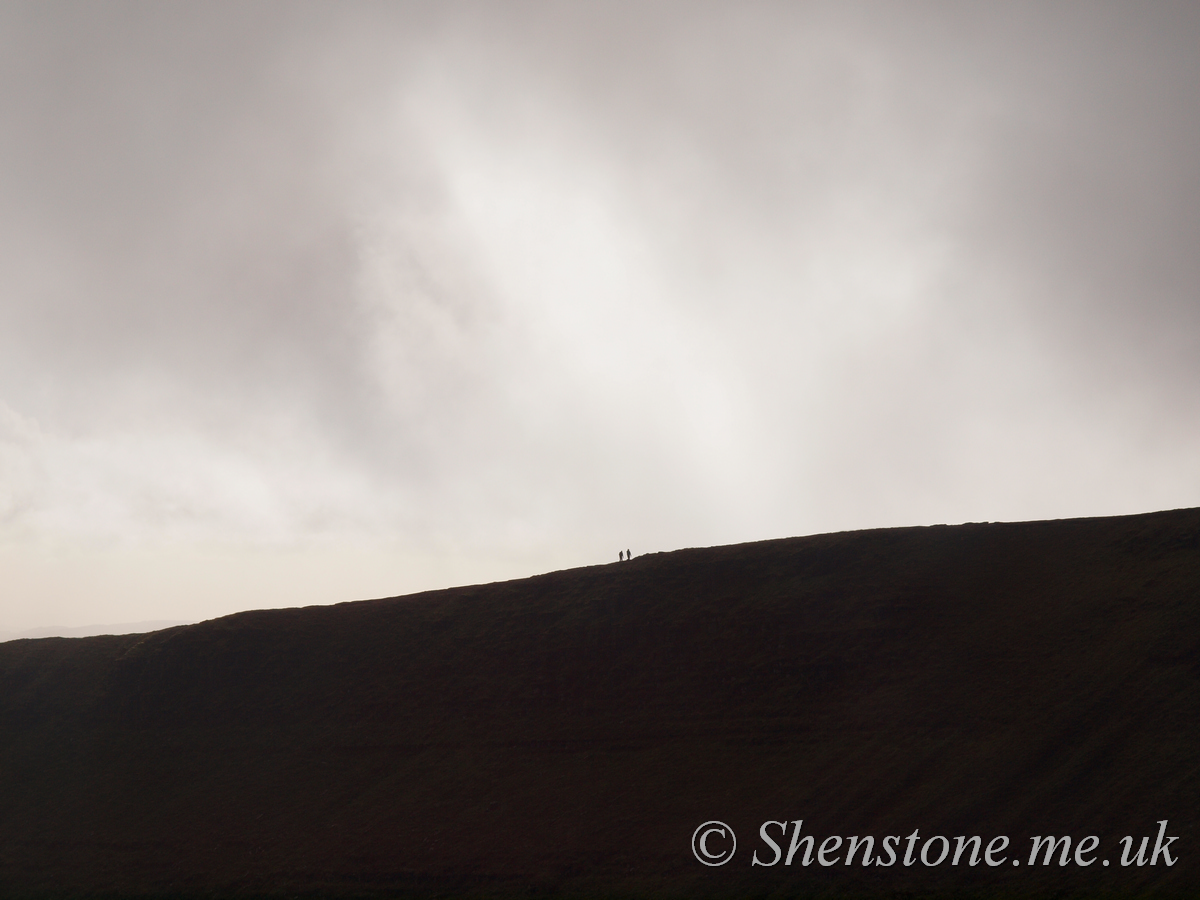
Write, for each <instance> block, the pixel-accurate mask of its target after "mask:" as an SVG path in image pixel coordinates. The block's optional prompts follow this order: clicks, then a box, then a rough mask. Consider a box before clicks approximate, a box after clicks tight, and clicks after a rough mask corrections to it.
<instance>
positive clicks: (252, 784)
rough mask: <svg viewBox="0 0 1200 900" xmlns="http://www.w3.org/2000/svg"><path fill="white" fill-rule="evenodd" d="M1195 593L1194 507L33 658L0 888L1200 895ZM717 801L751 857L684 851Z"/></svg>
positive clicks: (854, 545) (18, 664)
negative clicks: (943, 845) (797, 832)
mask: <svg viewBox="0 0 1200 900" xmlns="http://www.w3.org/2000/svg"><path fill="white" fill-rule="evenodd" d="M1198 600H1200V510H1180V511H1174V512H1164V513H1154V514H1149V515H1143V516H1129V517H1120V518H1109V519H1081V520H1066V521H1053V522H1033V523H1018V524H988V525H961V526H954V527H946V526H935V527H931V528H907V529H888V530H877V531H863V532H851V533H842V534H831V535H819V536H813V537H805V538H792V539H786V540H778V541H768V542H762V543H755V544H745V545H739V546H729V547H717V548H711V549H698V550H681V551H677V552H674V553H665V554H654V555H650V556H644V557H640V558H638V559H635V560H633V561H631V562H627V563H614V564H611V565H605V566H594V567H590V568H584V569H576V570H571V571H564V572H555V573H552V574H548V575H542V576H538V577H535V578H529V579H524V580H520V581H512V582H506V583H500V584H491V585H484V586H477V587H468V588H459V589H454V590H447V591H438V592H431V593H425V594H418V595H414V596H410V597H401V598H393V599H387V600H372V601H364V602H357V603H345V604H341V605H338V606H332V607H310V608H305V609H289V610H273V611H263V612H249V613H241V614H238V615H234V616H228V617H225V618H222V619H216V620H213V621H209V622H204V623H200V624H198V625H190V626H183V627H178V628H172V629H167V630H165V631H159V632H155V633H152V634H150V635H126V636H109V637H93V638H81V639H65V638H50V639H43V640H25V641H15V642H11V643H6V644H2V645H0V896H25V895H32V894H43V895H62V896H66V895H75V894H77V893H81V892H113V893H121V894H125V895H137V894H153V893H159V894H166V893H170V894H175V895H200V894H205V895H208V896H211V895H212V894H214V893H216V894H218V895H232V894H246V893H275V892H322V893H328V894H332V895H350V894H354V895H357V894H372V893H375V892H389V893H392V894H395V893H408V892H412V893H414V894H419V895H423V894H430V893H438V892H449V893H455V894H459V893H475V892H480V893H492V892H495V893H499V894H508V893H512V894H522V895H528V892H529V890H530V889H535V890H538V891H551V892H553V891H566V892H569V893H578V894H587V895H590V894H601V893H602V894H605V895H614V894H619V893H629V894H665V895H684V894H689V895H697V894H714V895H722V894H728V895H735V894H736V895H744V894H745V893H746V892H755V893H762V894H767V893H772V892H775V893H779V894H787V893H791V892H796V891H808V890H816V889H821V888H823V887H832V888H836V889H838V890H853V891H864V892H868V893H876V892H877V893H885V892H886V893H890V892H892V891H895V890H916V889H921V888H937V889H945V890H948V889H951V888H958V887H966V888H971V889H987V890H992V889H996V890H1007V891H1012V892H1016V893H1027V892H1031V891H1034V890H1035V889H1036V890H1042V889H1046V890H1050V889H1060V888H1061V889H1067V890H1070V891H1083V890H1090V889H1093V888H1096V887H1106V888H1114V889H1119V890H1122V891H1126V890H1141V889H1144V888H1153V889H1155V890H1162V891H1166V892H1170V893H1178V894H1180V895H1191V896H1196V895H1200V850H1198V849H1197V845H1196V841H1197V838H1198V837H1200V831H1198V830H1197V827H1196V826H1197V810H1198V809H1200V803H1198V801H1200V603H1198V602H1197V601H1198ZM711 819H717V820H721V821H722V822H724V823H727V824H728V825H729V826H731V827H732V829H733V830H734V831H736V833H737V835H738V849H737V852H736V853H735V856H734V858H733V860H732V861H731V862H730V863H729V864H728V865H725V866H722V867H707V866H703V865H701V864H700V863H699V862H698V861H697V859H696V858H695V857H694V856H693V853H692V849H691V840H692V835H693V831H694V830H695V829H696V828H697V826H698V825H700V824H701V823H703V822H705V821H707V820H711ZM767 820H777V821H779V822H785V821H788V822H790V821H794V820H803V825H802V826H801V836H804V835H813V836H815V838H816V841H817V843H818V846H819V844H820V842H821V841H822V840H823V839H824V838H826V837H827V836H833V835H837V836H842V837H848V836H851V835H855V836H865V835H872V836H874V838H875V841H876V845H877V846H876V847H875V851H876V853H877V854H878V851H879V849H880V848H879V846H878V844H879V842H881V841H882V839H883V837H884V836H886V835H894V836H897V837H900V838H906V837H907V836H908V835H910V834H911V833H912V832H913V831H914V829H915V830H918V831H919V841H918V843H917V844H916V845H915V846H916V850H917V851H919V850H920V849H921V847H922V846H923V845H924V842H925V841H926V839H927V838H929V837H932V836H935V835H945V836H947V837H949V838H953V837H954V836H958V835H963V836H966V837H969V836H972V835H980V836H981V839H982V840H981V842H982V843H983V844H985V845H986V843H987V842H988V841H989V840H991V839H992V838H993V837H995V836H999V835H1004V836H1008V837H1009V838H1010V839H1011V846H1010V847H1009V848H1008V849H1007V851H1006V852H1005V853H1003V854H1000V855H1001V856H1003V857H1004V859H1005V862H1004V864H1003V865H1002V866H995V867H991V866H988V865H986V863H983V862H981V863H980V864H979V865H977V866H974V867H971V866H969V865H968V864H967V862H966V858H965V857H964V858H963V860H962V861H961V862H960V864H959V865H958V866H954V865H952V864H951V863H950V862H949V861H946V862H944V863H943V864H941V865H938V866H924V865H922V864H921V863H920V861H919V860H916V861H914V864H913V865H911V866H905V865H904V862H903V860H900V861H899V862H898V863H897V864H896V865H893V866H891V867H888V868H885V867H881V866H880V865H879V864H878V863H877V864H875V865H872V866H870V867H864V866H862V865H860V864H859V860H855V862H854V864H853V865H851V866H846V865H845V864H844V862H839V863H838V864H835V865H831V866H822V865H821V864H820V863H819V861H818V860H817V859H816V858H815V857H810V862H811V864H810V865H808V866H805V865H803V863H802V859H801V857H802V855H803V849H802V850H801V851H800V853H798V854H797V857H796V859H795V860H794V861H793V864H792V865H791V866H785V865H784V864H783V863H782V862H781V863H780V864H778V865H776V866H773V867H761V866H752V865H751V859H752V857H753V855H754V854H757V856H758V858H759V859H760V860H763V861H768V862H769V861H771V859H772V857H773V851H772V849H771V847H770V845H769V844H767V843H765V842H764V841H763V840H761V839H760V837H759V828H760V825H761V823H763V822H764V821H767ZM1160 820H1167V821H1168V823H1169V825H1168V833H1169V835H1171V836H1177V837H1178V840H1177V841H1176V842H1175V843H1174V844H1173V845H1172V846H1171V847H1170V853H1171V854H1172V856H1174V857H1175V858H1176V860H1177V862H1176V863H1175V865H1173V866H1167V865H1166V864H1165V861H1164V860H1163V859H1162V858H1161V856H1160V857H1159V858H1158V860H1157V861H1156V864H1155V865H1153V866H1151V865H1144V866H1137V865H1132V866H1128V867H1125V866H1121V865H1120V861H1119V860H1120V846H1119V844H1118V843H1117V841H1118V840H1119V838H1121V837H1122V836H1125V835H1130V836H1133V837H1134V839H1135V841H1134V843H1135V846H1134V848H1133V849H1134V850H1136V849H1137V847H1136V844H1137V841H1139V840H1140V837H1141V836H1146V835H1149V836H1150V842H1149V846H1150V848H1151V849H1152V848H1153V845H1154V836H1155V835H1156V833H1157V831H1158V826H1157V825H1156V824H1155V823H1156V822H1158V821H1160ZM788 828H789V837H790V830H791V829H793V828H794V826H791V825H789V826H788ZM771 829H774V830H773V831H772V830H771ZM780 831H781V829H780V827H779V826H768V834H770V835H773V836H774V839H775V840H776V842H777V843H780V844H782V845H783V846H782V850H783V851H784V852H786V850H787V843H788V842H787V839H784V838H783V837H782V836H781V833H780ZM1037 835H1057V836H1061V835H1070V836H1072V837H1073V840H1074V841H1076V842H1078V841H1079V840H1080V839H1081V838H1083V837H1084V836H1086V835H1096V836H1097V837H1098V838H1099V839H1100V842H1101V843H1100V846H1099V849H1098V850H1097V851H1096V852H1095V853H1094V854H1093V855H1094V856H1095V858H1096V860H1097V861H1096V862H1095V863H1094V864H1093V865H1091V866H1088V867H1083V866H1080V865H1076V864H1075V862H1074V861H1073V859H1072V860H1071V861H1070V862H1069V863H1068V865H1066V866H1060V865H1058V857H1055V862H1054V863H1053V864H1052V865H1043V864H1041V863H1040V862H1039V864H1037V865H1035V866H1033V867H1032V868H1031V867H1030V866H1029V864H1028V860H1027V857H1028V855H1029V850H1030V846H1031V837H1032V836H1037ZM719 838H720V835H715V836H713V841H714V843H713V844H712V848H713V849H714V851H715V850H718V849H720V847H719V844H720V841H719ZM939 846H940V845H939V844H938V843H936V842H935V843H934V844H933V846H932V848H931V850H930V856H929V857H928V858H930V859H932V858H934V857H936V856H937V853H938V850H939ZM904 847H905V843H904V842H901V843H900V845H899V850H900V853H901V854H903V852H904ZM845 849H846V848H845V847H842V848H841V851H842V852H843V853H844V851H845ZM1072 849H1073V848H1072ZM837 855H838V854H836V853H831V856H837ZM839 858H840V857H839ZM1085 858H1086V855H1085ZM1014 859H1015V860H1017V861H1018V862H1019V863H1020V865H1019V866H1014V865H1013V864H1012V860H1014ZM1101 859H1108V860H1110V861H1111V865H1110V866H1108V867H1102V866H1101V863H1100V860H1101ZM881 861H882V860H881Z"/></svg>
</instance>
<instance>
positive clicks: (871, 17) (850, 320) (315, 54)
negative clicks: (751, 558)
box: [0, 2, 1200, 565]
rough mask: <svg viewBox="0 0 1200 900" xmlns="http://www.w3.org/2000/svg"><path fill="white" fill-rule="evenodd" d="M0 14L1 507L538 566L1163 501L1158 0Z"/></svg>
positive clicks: (1180, 326)
mask: <svg viewBox="0 0 1200 900" xmlns="http://www.w3.org/2000/svg"><path fill="white" fill-rule="evenodd" d="M0 17H2V21H0V41H2V42H3V45H2V51H0V60H2V61H0V120H2V121H0V195H2V196H3V198H4V202H3V210H2V211H0V239H2V240H3V241H4V243H5V245H6V247H7V251H6V253H5V254H4V255H3V257H2V258H0V289H2V290H3V298H4V299H3V301H0V401H3V403H4V404H5V405H6V406H5V407H4V408H5V409H7V410H8V412H6V413H5V415H6V416H7V417H8V418H11V419H12V422H13V423H15V424H12V427H11V428H8V430H7V431H6V432H5V434H9V433H10V432H11V435H17V436H19V437H20V440H18V437H11V435H10V437H9V438H3V437H0V461H4V465H5V467H6V468H5V472H6V473H8V474H6V475H5V476H4V477H6V478H7V479H8V480H9V482H10V484H9V486H8V487H6V489H5V491H4V492H3V493H0V496H6V497H11V498H19V499H20V502H19V504H18V503H17V499H13V500H12V502H11V503H10V504H9V505H10V506H11V508H12V509H13V510H17V509H18V507H19V510H20V512H19V515H18V513H17V512H13V513H12V516H14V517H17V518H21V519H22V521H24V522H26V523H27V525H28V523H30V522H33V523H41V524H39V525H37V527H38V528H42V529H45V530H53V529H54V528H57V527H59V526H57V525H53V526H52V525H50V524H46V523H47V522H59V521H60V519H55V518H54V517H53V516H51V517H50V518H38V516H37V515H36V514H35V513H36V510H37V509H38V508H39V506H38V504H39V502H41V504H42V507H43V508H45V509H49V508H51V507H53V506H54V504H58V507H55V508H59V507H61V516H62V517H65V518H68V519H69V518H70V513H69V509H71V508H73V507H72V504H75V505H76V506H78V507H79V508H80V509H84V508H86V509H87V510H91V512H88V513H87V516H92V517H94V518H95V519H96V521H110V519H107V518H105V517H106V516H109V515H110V513H109V512H104V511H105V510H109V509H110V506H112V505H113V504H115V505H117V506H122V505H123V508H126V509H127V515H126V514H122V515H123V516H124V518H122V515H118V516H116V518H115V519H112V520H111V521H119V522H121V523H124V524H122V525H121V526H120V527H128V528H133V527H134V526H133V525H132V524H131V523H133V522H134V521H135V520H138V518H139V517H141V518H142V519H147V520H149V521H152V522H154V523H156V524H155V527H159V526H160V525H161V524H162V523H163V522H164V521H168V520H171V519H172V517H175V518H178V519H186V518H187V517H188V516H192V517H193V518H197V519H199V520H203V521H206V522H208V521H211V522H212V523H215V524H213V525H212V527H213V528H217V529H218V530H219V529H220V528H221V527H224V526H221V524H220V523H221V522H222V521H223V520H222V516H221V510H222V509H224V508H226V507H228V508H229V509H230V510H235V511H234V512H230V513H229V515H228V516H227V517H226V518H227V519H228V522H227V523H226V524H227V525H228V523H229V522H243V523H244V522H250V523H254V522H275V523H277V525H278V528H279V529H280V530H281V531H282V532H287V531H288V529H289V528H292V529H294V530H296V531H298V532H302V531H304V530H305V529H306V528H308V527H309V526H310V525H311V524H312V523H318V524H319V523H323V522H324V523H328V522H334V523H339V522H341V523H344V522H356V523H358V526H359V527H362V528H365V529H368V530H374V531H376V532H387V533H394V534H398V535H400V536H401V537H402V539H404V540H410V541H412V542H414V543H419V542H420V541H423V540H426V539H430V536H431V535H432V536H438V539H439V540H441V539H444V540H445V541H447V542H448V543H451V544H453V543H460V544H463V545H476V546H477V545H482V544H488V543H489V542H491V543H493V544H496V545H506V546H512V547H516V546H521V547H525V548H528V547H529V546H541V547H545V548H548V549H546V550H545V554H544V559H545V560H546V561H547V562H546V564H547V565H551V564H553V562H552V561H554V560H558V561H561V560H563V559H568V558H570V559H575V558H577V557H578V554H579V553H580V552H581V551H580V550H579V548H581V547H584V546H591V545H593V544H595V543H596V542H598V541H600V540H602V539H603V538H604V536H605V535H607V534H610V533H612V532H613V531H614V530H619V529H626V530H629V531H632V532H633V534H631V535H629V538H628V540H626V539H624V538H623V540H626V543H628V541H629V540H633V541H637V542H644V543H646V544H653V545H656V546H661V545H664V544H665V545H667V546H670V545H676V544H679V543H702V542H708V543H712V542H718V541H723V540H740V539H749V538H757V537H771V536H777V535H778V534H782V533H795V532H799V531H806V530H823V529H827V528H834V527H865V526H869V525H876V524H892V523H901V522H912V521H925V520H929V519H934V520H942V519H945V518H953V517H955V516H959V517H961V518H999V517H1001V516H1002V515H1007V516H1016V517H1022V516H1024V517H1028V516H1031V515H1042V514H1062V515H1067V514H1078V513H1090V512H1116V511H1134V510H1133V509H1128V508H1127V507H1128V506H1130V505H1134V506H1136V505H1137V504H1144V503H1160V504H1163V505H1183V504H1186V503H1190V502H1200V495H1198V494H1197V491H1198V490H1200V484H1197V483H1196V482H1195V480H1194V478H1193V479H1192V480H1188V479H1189V476H1188V475H1187V471H1186V470H1185V466H1184V465H1183V464H1182V463H1181V462H1180V460H1183V459H1186V458H1188V454H1189V453H1190V452H1191V450H1192V449H1193V448H1194V447H1196V446H1197V443H1198V442H1200V435H1197V434H1196V432H1195V429H1194V426H1192V425H1191V424H1190V423H1191V422H1193V421H1196V417H1195V412H1196V409H1195V403H1196V395H1195V392H1194V390H1193V389H1192V388H1191V385H1192V384H1194V383H1196V381H1197V379H1196V376H1197V374H1200V373H1197V371H1196V367H1197V360H1200V353H1197V352H1196V350H1197V348H1196V343H1195V342H1196V335H1197V333H1200V332H1198V331H1197V325H1200V323H1198V322H1197V319H1196V317H1197V315H1198V312H1197V311H1198V309H1200V305H1198V304H1197V303H1196V300H1195V291H1196V285H1197V284H1198V283H1200V272H1198V271H1197V263H1196V258H1197V256H1196V254H1195V252H1194V246H1195V243H1196V237H1197V228H1198V223H1197V220H1196V216H1197V213H1196V210H1197V209H1198V208H1200V205H1198V204H1197V203H1196V200H1197V199H1200V198H1197V196H1196V193H1197V179H1196V175H1195V167H1194V162H1193V161H1194V159H1195V158H1196V157H1197V152H1196V151H1197V150H1198V149H1200V147H1197V142H1198V140H1200V120H1198V113H1197V107H1196V104H1195V102H1194V100H1192V98H1193V97H1194V96H1196V95H1197V91H1196V88H1197V87H1198V86H1200V85H1197V83H1196V82H1197V79H1198V74H1200V73H1198V65H1197V63H1196V61H1195V55H1194V53H1193V52H1192V49H1191V48H1192V46H1193V45H1194V43H1195V37H1196V36H1197V34H1198V33H1200V22H1198V20H1197V14H1196V13H1195V12H1194V10H1193V8H1192V7H1191V6H1190V5H1187V4H1170V3H1154V4H1148V5H1147V4H1143V5H1139V6H1138V7H1137V8H1136V9H1134V8H1132V7H1128V6H1126V5H1122V4H1106V3H1087V4H1084V3H1066V4H1056V5H1055V6H1053V7H1046V6H1045V5H1043V4H1032V3H1030V4H1025V3H1006V4H1004V5H1003V6H992V7H986V8H985V7H982V6H978V5H974V4H965V3H941V2H928V3H906V4H892V3H853V4H847V3H807V4H791V3H754V4H744V3H737V4H733V3H652V4H647V3H630V4H602V5H595V6H586V5H577V4H571V5H566V4H545V3H510V4H504V5H497V4H490V3H457V4H436V5H435V4H370V3H355V4H304V3H291V4H277V3H249V4H236V5H233V4H231V5H215V4H202V5H184V4H179V5H163V4H141V3H129V4H116V5H106V6H94V7H89V6H78V5H68V4H52V3H39V4H10V5H7V6H6V7H5V8H4V9H3V11H0ZM6 421H7V419H6ZM7 427H8V426H6V428H7ZM39 429H40V430H39ZM30 434H40V435H41V437H39V438H38V439H37V440H33V439H32V438H28V435H30ZM1136 434H1142V435H1144V436H1145V437H1144V439H1142V443H1141V445H1139V443H1138V441H1137V440H1134V439H1133V438H1131V437H1130V435H1136ZM156 442H157V443H156ZM1139 446H1140V449H1139ZM164 447H171V448H174V449H173V450H171V451H170V453H171V454H177V459H176V460H175V461H174V462H172V461H171V460H163V459H162V456H163V451H162V448H164ZM39 448H41V449H39ZM47 448H49V449H47ZM155 448H158V449H155ZM1089 448H1090V449H1089ZM1080 453H1094V459H1092V461H1091V462H1090V463H1089V464H1088V465H1079V464H1073V463H1072V455H1073V454H1075V455H1078V454H1080ZM55 460H57V462H55ZM56 466H57V468H55V467H56ZM1089 466H1090V468H1089ZM1139 470H1140V471H1141V472H1143V473H1149V472H1151V470H1153V471H1154V472H1156V473H1159V474H1157V475H1155V476H1154V477H1153V478H1151V477H1150V476H1149V475H1148V474H1147V475H1146V477H1145V478H1141V476H1140V475H1138V474H1137V472H1138V471H1139ZM63 471H70V472H75V473H77V474H75V475H72V476H71V477H70V478H64V476H61V475H56V474H55V472H63ZM1121 471H1124V472H1126V473H1131V474H1126V475H1124V476H1121V477H1120V478H1116V477H1115V473H1118V472H1121ZM38 472H41V473H43V474H41V475H36V477H35V474H36V473H38ZM88 473H92V474H88ZM98 473H103V474H98ZM189 473H191V474H189ZM139 478H141V479H143V480H142V481H138V479H139ZM72 479H74V480H72ZM64 484H66V486H63V485H64ZM122 484H124V485H125V487H121V485H122ZM56 485H57V486H56ZM100 485H103V486H100ZM1101 488H1103V489H1101ZM106 492H108V493H106ZM123 492H125V493H123ZM109 494H111V495H112V497H115V498H117V499H111V498H110V500H111V502H110V500H105V499H104V497H107V496H109ZM135 495H136V496H135ZM39 497H40V498H41V500H40V501H39V499H38V498H39ZM81 497H83V498H91V499H87V500H86V502H85V500H81V499H79V498H81ZM122 497H124V499H121V498H122ZM71 498H75V499H71ZM264 498H265V499H264ZM1081 498H1082V499H1081ZM1174 498H1178V501H1177V502H1176V501H1175V499H1174ZM239 504H240V505H239ZM97 510H99V512H97ZM146 510H150V512H146ZM237 510H240V511H237ZM46 515H49V513H47V514H46ZM79 515H80V516H81V517H85V518H86V516H84V513H82V512H81V513H79ZM114 515H115V514H114ZM14 520H15V519H14ZM88 521H91V519H88ZM278 523H283V524H278ZM28 527H34V526H28ZM229 527H230V528H231V529H233V530H236V529H234V527H233V525H229ZM238 527H241V526H238ZM245 527H246V528H247V529H248V530H249V531H253V528H254V527H258V526H254V525H253V524H251V525H246V526H245ZM262 527H263V528H266V526H262ZM273 527H274V526H273ZM312 527H317V526H316V525H313V526H312ZM239 533H240V532H239ZM248 533H249V532H248ZM506 542H507V543H506ZM564 548H567V549H564ZM539 558H541V557H539Z"/></svg>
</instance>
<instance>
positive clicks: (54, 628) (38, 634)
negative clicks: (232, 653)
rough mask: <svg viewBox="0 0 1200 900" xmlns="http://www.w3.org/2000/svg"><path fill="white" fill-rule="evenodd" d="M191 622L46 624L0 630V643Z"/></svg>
mask: <svg viewBox="0 0 1200 900" xmlns="http://www.w3.org/2000/svg"><path fill="white" fill-rule="evenodd" d="M190 624H191V623H190V622H184V621H180V620H178V619H154V620H153V621H150V622H120V623H117V624H115V625H79V626H62V625H44V626H42V627H41V628H28V629H26V630H25V631H0V643H3V642H4V641H16V640H20V639H21V638H43V637H95V636H96V635H100V634H145V633H146V632H149V631H161V630H162V629H163V628H172V627H174V626H175V625H190Z"/></svg>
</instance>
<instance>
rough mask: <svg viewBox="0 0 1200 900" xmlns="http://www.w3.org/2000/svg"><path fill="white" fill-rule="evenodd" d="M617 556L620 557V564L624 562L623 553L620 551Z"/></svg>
mask: <svg viewBox="0 0 1200 900" xmlns="http://www.w3.org/2000/svg"><path fill="white" fill-rule="evenodd" d="M617 556H619V557H621V562H625V551H624V550H622V551H621V552H620V553H618V554H617Z"/></svg>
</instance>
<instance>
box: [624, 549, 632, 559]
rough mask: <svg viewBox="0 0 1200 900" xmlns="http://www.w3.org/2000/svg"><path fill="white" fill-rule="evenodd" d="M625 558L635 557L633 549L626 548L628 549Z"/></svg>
mask: <svg viewBox="0 0 1200 900" xmlns="http://www.w3.org/2000/svg"><path fill="white" fill-rule="evenodd" d="M625 558H626V559H633V551H631V550H626V551H625Z"/></svg>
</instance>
